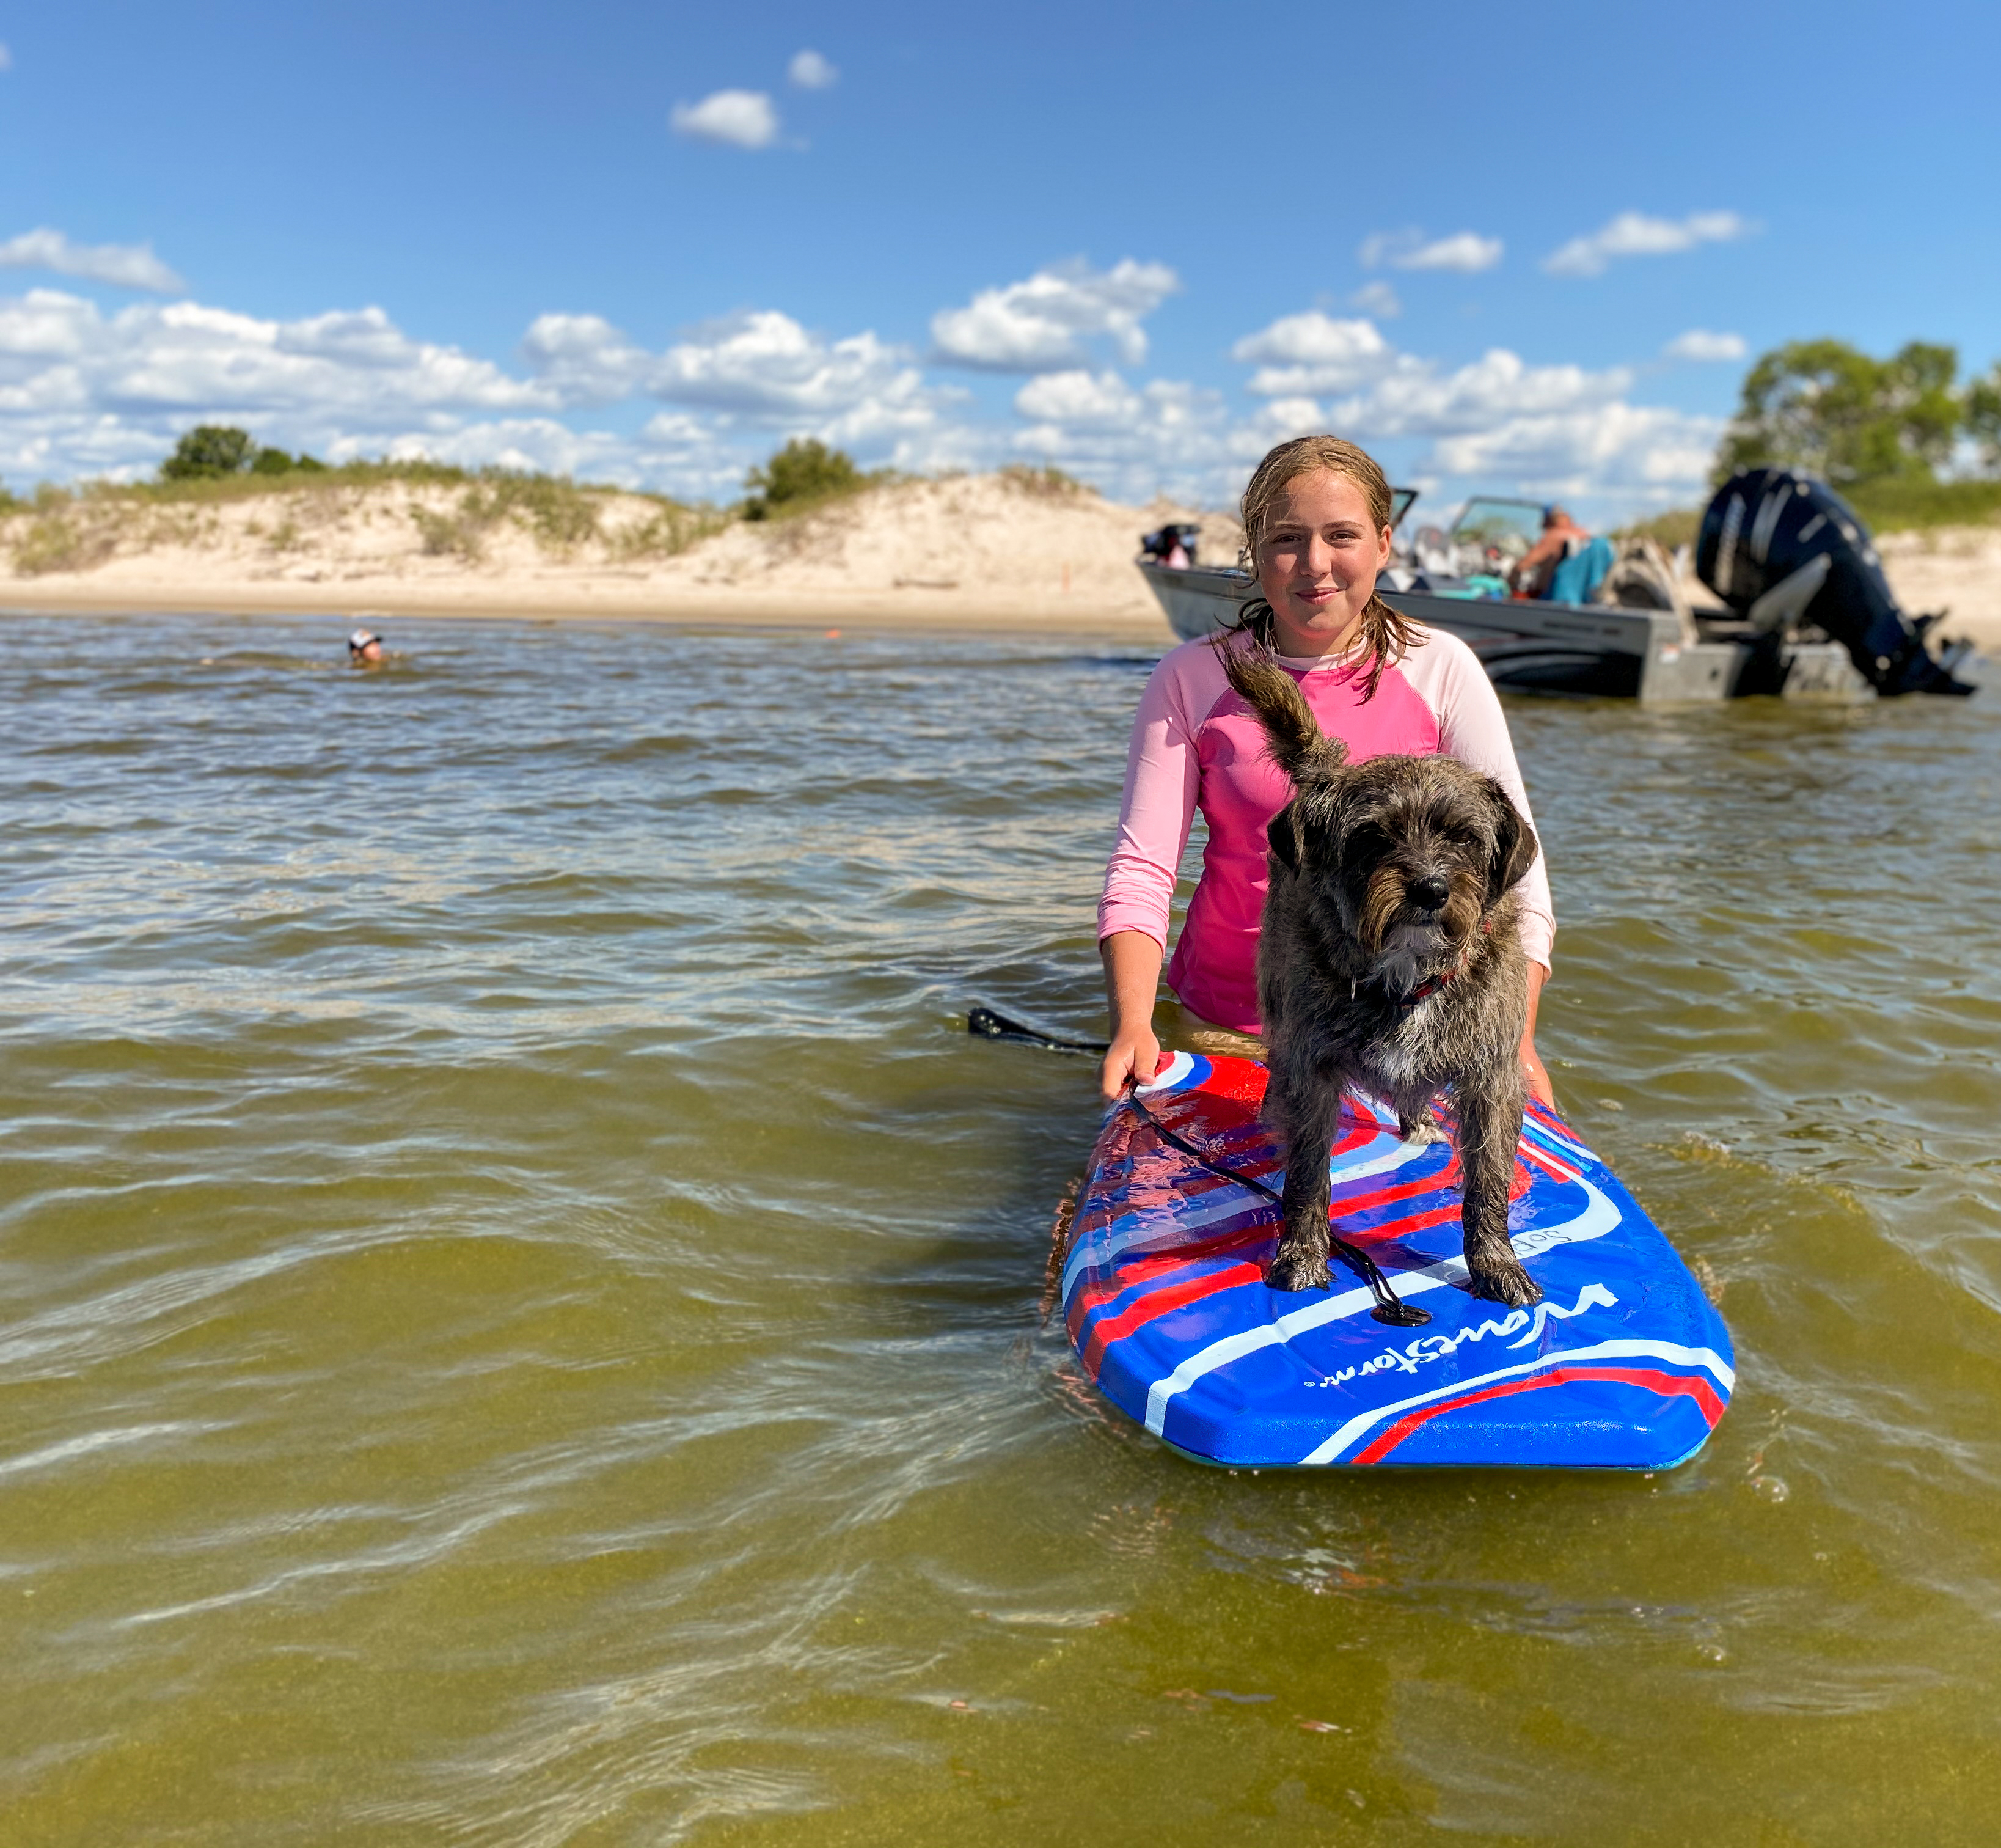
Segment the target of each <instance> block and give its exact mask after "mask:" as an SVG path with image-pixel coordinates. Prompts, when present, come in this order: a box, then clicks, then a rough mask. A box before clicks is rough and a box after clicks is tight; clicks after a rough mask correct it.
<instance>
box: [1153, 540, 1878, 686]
mask: <svg viewBox="0 0 2001 1848" xmlns="http://www.w3.org/2000/svg"><path fill="white" fill-rule="evenodd" d="M1138 566H1139V570H1140V575H1141V576H1143V577H1144V578H1145V579H1146V580H1147V584H1148V586H1150V588H1151V590H1153V593H1154V597H1155V599H1156V600H1157V601H1158V602H1159V604H1160V606H1161V610H1162V611H1163V612H1164V614H1165V615H1166V617H1167V618H1168V623H1169V625H1170V626H1171V628H1173V630H1174V632H1175V634H1176V635H1179V636H1180V637H1181V639H1183V640H1184V641H1193V640H1195V639H1198V638H1199V637H1201V636H1203V635H1209V634H1212V633H1213V632H1215V631H1216V629H1218V628H1222V627H1223V626H1225V625H1228V624H1230V623H1234V621H1236V620H1237V615H1238V613H1239V611H1241V609H1242V608H1243V606H1244V603H1245V601H1246V600H1248V598H1249V597H1251V594H1252V593H1253V591H1254V590H1255V584H1254V583H1253V581H1252V579H1251V577H1250V576H1249V575H1248V573H1246V572H1241V571H1233V570H1227V569H1211V568H1206V567H1202V566H1195V567H1191V568H1189V569H1185V570H1175V569H1171V568H1170V567H1168V566H1164V565H1162V564H1160V563H1159V562H1157V561H1155V560H1154V559H1140V560H1139V561H1138ZM1382 594H1383V601H1384V602H1385V603H1387V604H1389V605H1390V607H1392V608H1393V609H1395V610H1397V611H1399V612H1401V614H1404V615H1405V616H1408V617H1409V618H1411V620H1412V621H1415V622H1422V623H1423V624H1425V625H1426V626H1427V627H1428V628H1440V629H1444V630H1445V631H1446V632H1448V633H1449V634H1451V635H1456V636H1458V637H1459V639H1460V640H1461V641H1463V642H1465V643H1466V645H1467V646H1468V647H1469V648H1470V649H1472V650H1473V652H1474V654H1475V655H1477V656H1478V657H1479V659H1480V663H1481V666H1483V667H1484V668H1485V669H1486V670H1487V676H1488V679H1489V680H1491V681H1493V683H1494V684H1495V686H1496V687H1500V688H1501V689H1502V690H1503V691H1506V692H1512V693H1546V694H1569V695H1571V696H1573V697H1579V698H1608V699H1637V700H1644V701H1647V702H1648V703H1649V704H1655V705H1678V704H1697V703H1706V702H1707V701H1713V700H1721V699H1730V698H1742V697H1743V696H1744V695H1745V694H1753V693H1762V694H1780V695H1781V696H1782V697H1784V698H1788V699H1811V700H1820V701H1833V702H1836V703H1839V704H1846V703H1849V702H1850V701H1856V700H1861V699H1868V698H1874V691H1873V689H1871V687H1870V686H1869V684H1868V683H1867V681H1865V680H1864V679H1863V678H1862V677H1861V675H1860V674H1859V673H1857V672H1856V671H1855V668H1854V666H1853V663H1851V662H1850V660H1849V659H1848V655H1847V652H1846V649H1843V648H1841V647H1840V646H1838V645H1837V644H1836V643H1834V642H1787V643H1785V644H1784V645H1783V646H1778V647H1776V648H1775V647H1770V646H1766V647H1759V646H1757V645H1756V644H1754V643H1752V642H1744V641H1736V640H1724V641H1703V640H1691V639H1690V638H1689V637H1688V636H1687V635H1686V632H1684V631H1683V628H1682V625H1681V622H1680V621H1679V618H1677V617H1676V615H1675V614H1673V613H1672V611H1667V610H1629V609H1623V608H1620V607H1618V606H1616V605H1615V604H1564V603H1545V602H1542V601H1540V600H1534V599H1529V598H1520V597H1510V598H1499V597H1441V596H1439V595H1437V594H1436V593H1431V592H1426V591H1421V590H1384V591H1383V593H1382Z"/></svg>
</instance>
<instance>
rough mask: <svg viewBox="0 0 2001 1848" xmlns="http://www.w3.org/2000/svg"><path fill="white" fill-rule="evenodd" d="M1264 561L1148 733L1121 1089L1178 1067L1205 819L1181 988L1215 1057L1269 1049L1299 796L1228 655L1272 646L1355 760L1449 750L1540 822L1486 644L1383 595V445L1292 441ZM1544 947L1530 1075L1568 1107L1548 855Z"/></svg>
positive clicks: (1134, 766)
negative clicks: (1550, 1032)
mask: <svg viewBox="0 0 2001 1848" xmlns="http://www.w3.org/2000/svg"><path fill="white" fill-rule="evenodd" d="M1390 531H1391V526H1390V484H1389V482H1388V480H1387V478H1386V477H1385V476H1384V475H1383V471H1382V470H1381V469H1380V468H1378V467H1377V466H1376V463H1375V461H1373V458H1370V457H1369V455H1368V454H1366V452H1364V451H1362V450H1360V449H1358V448H1357V447H1355V445H1354V444H1352V443H1347V442H1344V441H1342V440H1341V439H1340V438H1339V437H1328V436H1321V437H1299V438H1297V439H1296V440H1293V441H1292V442H1289V443H1282V444H1279V447H1277V448H1275V449H1274V450H1273V451H1272V452H1271V453H1270V454H1268V455H1267V456H1266V457H1265V459H1264V460H1263V461H1262V462H1260V463H1259V464H1258V468H1257V471H1256V472H1255V474H1254V475H1252V476H1251V485H1249V486H1248V488H1246V489H1244V543H1245V551H1246V553H1247V555H1248V559H1249V562H1250V564H1251V569H1253V571H1254V572H1255V573H1256V576H1257V579H1258V590H1259V592H1260V593H1261V594H1260V595H1258V596H1257V597H1253V598H1252V599H1251V601H1250V602H1249V603H1248V604H1246V605H1245V606H1244V617H1243V620H1242V621H1241V624H1239V625H1237V627H1235V628H1230V629H1226V630H1224V631H1223V632H1221V633H1220V634H1218V635H1212V636H1206V637H1204V638H1202V639H1200V640H1198V641H1194V642H1183V643H1182V644H1181V646H1180V647H1178V648H1177V649H1173V650H1171V652H1170V653H1168V654H1167V655H1165V656H1163V657H1162V659H1161V662H1160V663H1159V665H1158V666H1156V667H1155V668H1154V671H1153V673H1152V676H1151V677H1150V678H1149V679H1148V680H1147V690H1146V691H1145V693H1144V694H1142V696H1141V698H1140V710H1139V713H1138V715H1137V716H1136V718H1135V719H1134V720H1133V741H1132V747H1131V749H1130V751H1129V754H1128V756H1127V759H1126V792H1125V798H1124V801H1123V802H1122V806H1121V807H1120V810H1119V837H1118V840H1117V842H1116V844H1115V846H1114V847H1113V848H1112V858H1111V862H1110V864H1109V865H1108V866H1107V867H1106V868H1105V892H1104V896H1103V898H1102V899H1101V900H1100V902H1099V905H1098V949H1099V953H1100V955H1101V956H1102V958H1103V959H1104V962H1105V988H1106V991H1107V994H1108V998H1109V1001H1110V1008H1111V1016H1112V1045H1111V1049H1110V1050H1109V1051H1108V1053H1106V1054H1105V1063H1104V1064H1103V1066H1102V1067H1101V1071H1100V1077H1101V1081H1102V1084H1103V1087H1104V1091H1105V1095H1106V1096H1107V1097H1108V1098H1115V1097H1117V1096H1119V1095H1120V1094H1121V1092H1122V1091H1123V1089H1124V1088H1125V1087H1126V1084H1128V1082H1129V1081H1132V1080H1133V1079H1134V1078H1138V1079H1140V1080H1141V1081H1144V1080H1146V1079H1148V1078H1150V1077H1152V1076H1153V1075H1154V1072H1155V1071H1156V1070H1157V1069H1158V1068H1159V1065H1160V1062H1161V1042H1160V1039H1159V1038H1158V1036H1157V1033H1156V1031H1155V1025H1154V1015H1155V1011H1156V1005H1157V1000H1158V994H1159V988H1160V981H1161V965H1162V963H1163V962H1165V961H1166V960H1167V945H1168V915H1169V911H1170V907H1171V904H1172V902H1173V899H1174V892H1175V879H1176V877H1177V875H1178V872H1179V869H1180V866H1181V851H1182V849H1183V847H1185V845H1186V844H1187V841H1188V830H1189V828H1190V827H1191V826H1192V823H1193V822H1194V820H1195V815H1196V813H1197V812H1198V811H1199V812H1200V813H1201V815H1202V818H1203V820H1204V821H1205V822H1206V823H1207V824H1208V829H1209V839H1208V842H1207V844H1206V846H1205V847H1203V849H1202V875H1201V878H1200V879H1199V881H1198V882H1197V883H1196V886H1195V895H1194V896H1193V898H1192V899H1191V900H1190V901H1189V903H1188V914H1187V917H1186V918H1185V920H1184V921H1183V923H1182V925H1181V938H1180V941H1178V943H1177V944H1176V945H1175V953H1174V958H1173V960H1172V961H1171V962H1168V966H1167V977H1168V985H1169V987H1171V989H1172V990H1173V991H1174V993H1175V997H1177V1001H1178V1008H1179V1012H1180V1014H1181V1019H1180V1020H1179V1021H1177V1022H1176V1023H1175V1024H1176V1027H1177V1029H1178V1033H1179V1035H1181V1037H1184V1038H1185V1039H1187V1040H1188V1042H1191V1043H1192V1044H1193V1045H1194V1046H1195V1048H1196V1049H1198V1050H1201V1051H1208V1052H1220V1053H1240V1054H1244V1055H1247V1056H1252V1057H1258V1056H1262V1053H1263V1046H1262V1042H1261V1041H1260V1040H1259V1039H1258V1034H1259V1032H1260V1027H1259V1024H1258V980H1257V960H1258V927H1259V924H1260V921H1261V918H1262V913H1263V909H1264V903H1265V886H1266V884H1267V882H1268V881H1267V875H1266V869H1265V826H1266V824H1267V823H1268V822H1269V821H1270V820H1271V819H1272V816H1274V815H1275V814H1277V813H1278V812H1279V809H1282V808H1283V807H1284V806H1286V803H1287V802H1289V801H1290V800H1291V799H1292V795H1293V790H1292V785H1291V784H1290V783H1289V781H1287V779H1286V775H1285V773H1284V772H1283V771H1281V770H1279V768H1278V767H1277V766H1275V764H1272V761H1271V760H1270V758H1269V757H1268V755H1267V754H1266V750H1265V736H1264V733H1263V731H1262V728H1261V727H1260V726H1259V724H1258V717H1257V715H1256V714H1255V712H1252V711H1251V708H1249V707H1248V705H1245V703H1244V701H1243V700H1241V698H1238V697H1237V694H1235V693H1234V692H1233V691H1231V690H1230V684H1229V682H1228V680H1227V679H1226V677H1225V676H1224V673H1223V658H1222V655H1221V653H1220V650H1222V649H1241V648H1245V647H1254V646H1263V647H1265V648H1266V649H1268V650H1269V651H1270V652H1271V653H1272V655H1273V656H1275V658H1276V659H1277V660H1278V663H1279V666H1282V668H1284V669H1285V670H1286V672H1287V673H1289V674H1290V675H1291V676H1292V677H1293V679H1294V680H1297V681H1298V682H1299V685H1300V692H1301V693H1302V694H1304V696H1305V698H1306V701H1307V705H1309V706H1310V708H1312V709H1313V713H1314V717H1315V718H1316V719H1318V720H1319V721H1320V725H1321V730H1322V731H1323V732H1324V733H1326V734H1327V735H1328V736H1329V737H1330V738H1338V739H1341V740H1343V741H1344V742H1345V743H1346V744H1347V746H1348V750H1349V758H1350V760H1352V761H1353V762H1357V763H1359V762H1361V761H1362V760H1365V759H1367V758H1369V757H1382V756H1386V755H1389V754H1391V753H1411V754H1414V755H1416V754H1423V753H1429V752H1433V751H1438V752H1443V753H1447V754H1449V755H1450V756H1453V757H1457V758H1459V759H1460V760H1462V761H1463V762H1464V763H1467V764H1471V765H1473V766H1474V767H1475V768H1476V769H1478V770H1484V771H1487V772H1488V773H1489V774H1491V775H1492V776H1494V777H1495V778H1498V780H1499V781H1500V782H1501V784H1502V787H1503V788H1505V789H1506V790H1507V792H1508V793H1509V796H1510V797H1511V798H1512V799H1513V801H1514V802H1515V804H1516V806H1517V807H1518V808H1519V809H1520V810H1521V812H1522V813H1523V816H1527V817H1529V821H1530V825H1531V826H1533V816H1529V800H1528V795H1527V792H1526V790H1525V789H1524V788H1523V785H1522V777H1521V772H1520V771H1519V768H1518V767H1516V762H1515V748H1514V745H1513V743H1512V740H1510V739H1509V735H1508V722H1507V719H1505V716H1504V715H1502V710H1501V702H1500V701H1499V699H1498V698H1497V697H1496V696H1495V691H1494V687H1493V684H1492V683H1491V681H1490V680H1488V677H1487V674H1486V670H1484V668H1482V667H1481V665H1480V662H1479V660H1478V658H1477V656H1475V655H1474V653H1473V651H1472V649H1470V648H1468V647H1467V645H1466V644H1465V643H1464V642H1462V641H1460V639H1459V638H1458V637H1457V636H1456V635H1451V634H1449V633H1448V632H1446V631H1445V630H1443V629H1435V628H1427V627H1426V626H1425V625H1424V624H1422V623H1419V622H1415V621H1411V619H1410V618H1407V617H1404V616H1402V615H1401V614H1398V613H1397V611H1394V610H1393V609H1392V608H1390V606H1389V605H1388V604H1386V603H1385V602H1384V601H1383V600H1382V598H1380V597H1378V596H1377V595H1376V576H1377V575H1378V574H1379V573H1380V572H1381V571H1382V570H1383V568H1384V567H1385V566H1387V564H1388V563H1389V562H1390ZM1520 890H1521V893H1522V897H1523V917H1522V937H1523V944H1524V946H1525V947H1526V949H1527V951H1528V954H1529V1025H1528V1030H1527V1032H1526V1033H1524V1035H1523V1039H1522V1068H1523V1074H1525V1076H1526V1078H1527V1081H1528V1084H1529V1089H1530V1090H1531V1091H1533V1093H1534V1094H1535V1095H1536V1096H1537V1097H1538V1098H1541V1099H1542V1100H1543V1101H1544V1102H1545V1103H1549V1102H1552V1101H1554V1096H1553V1093H1552V1091H1551V1089H1550V1079H1549V1074H1548V1073H1547V1070H1544V1068H1543V1062H1542V1060H1541V1059H1540V1057H1538V1056H1537V1055H1536V1044H1535V1028H1536V1001H1537V999H1538V997H1539V996H1540V992H1541V990H1542V986H1543V982H1544V981H1545V980H1547V977H1548V975H1549V971H1550V951H1551V946H1552V945H1554V941H1555V938H1556V918H1555V915H1554V912H1553V910H1551V907H1550V882H1549V874H1548V871H1547V867H1546V866H1545V865H1544V862H1543V855H1542V854H1541V853H1540V851H1539V852H1538V853H1537V854H1536V861H1535V864H1534V865H1533V866H1532V867H1531V868H1529V872H1528V874H1527V875H1526V878H1525V879H1523V882H1522V886H1521V887H1520Z"/></svg>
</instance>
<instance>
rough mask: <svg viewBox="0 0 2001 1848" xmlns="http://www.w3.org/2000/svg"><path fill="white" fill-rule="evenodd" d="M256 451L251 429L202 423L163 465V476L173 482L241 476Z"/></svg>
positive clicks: (161, 472)
mask: <svg viewBox="0 0 2001 1848" xmlns="http://www.w3.org/2000/svg"><path fill="white" fill-rule="evenodd" d="M255 454H256V444H253V443H252V441H251V440H250V433H249V431H248V430H234V429H231V427H230V426H228V424H224V423H200V424H197V425H196V426H195V427H194V428H193V430H190V431H188V432H187V433H186V434H185V435H184V436H183V437H182V438H181V440H179V442H178V443H176V444H175V445H174V453H173V454H172V455H170V456H169V457H168V458H167V459H166V460H165V461H164V462H162V464H161V465H160V475H161V479H162V480H164V481H170V482H195V481H214V480H218V479H220V478H221V477H222V476H224V475H241V474H242V472H244V470H245V469H246V468H249V466H250V464H251V459H252V457H253V456H254V455H255Z"/></svg>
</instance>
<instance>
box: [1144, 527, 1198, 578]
mask: <svg viewBox="0 0 2001 1848" xmlns="http://www.w3.org/2000/svg"><path fill="white" fill-rule="evenodd" d="M1197 531H1199V529H1198V528H1197V527H1194V526H1192V525H1190V524H1188V523H1187V522H1186V521H1179V522H1175V523H1172V524H1168V525H1167V526H1164V527H1161V530H1160V531H1158V532H1156V533H1147V534H1145V535H1143V537H1142V538H1141V539H1140V550H1141V551H1142V552H1144V553H1145V554H1146V555H1147V557H1148V558H1150V559H1158V560H1159V561H1160V562H1161V563H1162V564H1163V565H1164V566H1167V568H1168V569H1169V570H1170V571H1185V570H1187V569H1188V567H1189V566H1191V565H1192V564H1193V563H1194V562H1195V534H1196V532H1197Z"/></svg>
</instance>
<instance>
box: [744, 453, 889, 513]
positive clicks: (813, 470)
mask: <svg viewBox="0 0 2001 1848" xmlns="http://www.w3.org/2000/svg"><path fill="white" fill-rule="evenodd" d="M867 484H868V476H866V475H864V474H863V473H862V472H861V470H860V469H858V468H856V467H855V465H854V458H853V457H852V456H851V455H848V454H844V452H843V451H840V450H838V449H830V448H828V447H827V445H826V444H824V443H823V442H822V441H820V439H819V437H793V438H792V440H790V441H789V442H788V443H787V444H786V445H785V447H784V448H783V449H781V450H780V451H778V454H776V455H774V456H773V457H772V458H771V460H770V461H767V462H766V463H765V465H764V467H763V468H753V469H752V470H751V471H750V473H749V474H748V475H746V476H744V478H743V485H744V486H745V487H746V488H748V489H750V490H751V491H752V498H751V499H749V500H747V501H746V502H745V503H744V506H743V515H744V517H745V518H746V520H768V519H769V518H770V517H771V515H772V513H774V511H776V510H778V509H779V508H781V507H783V506H787V505H788V503H789V505H790V506H792V507H794V508H799V507H803V506H808V505H809V504H810V503H812V502H813V501H816V500H828V499H832V498H833V496H835V495H837V494H851V493H853V492H854V490H855V489H858V488H860V487H865V486H866V485H867Z"/></svg>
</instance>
